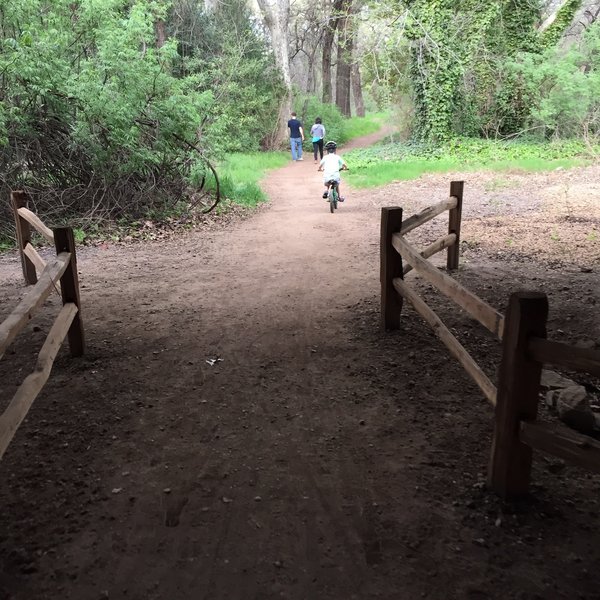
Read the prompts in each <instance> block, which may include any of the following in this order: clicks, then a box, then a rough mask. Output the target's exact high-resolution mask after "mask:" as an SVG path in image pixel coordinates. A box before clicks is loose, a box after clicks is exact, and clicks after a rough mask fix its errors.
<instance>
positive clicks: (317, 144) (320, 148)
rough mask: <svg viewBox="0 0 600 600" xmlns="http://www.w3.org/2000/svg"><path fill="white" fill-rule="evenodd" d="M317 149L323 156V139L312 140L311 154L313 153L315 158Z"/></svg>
mask: <svg viewBox="0 0 600 600" xmlns="http://www.w3.org/2000/svg"><path fill="white" fill-rule="evenodd" d="M317 150H318V151H319V155H320V156H321V158H323V140H322V139H321V140H319V141H318V142H313V154H314V155H315V160H317Z"/></svg>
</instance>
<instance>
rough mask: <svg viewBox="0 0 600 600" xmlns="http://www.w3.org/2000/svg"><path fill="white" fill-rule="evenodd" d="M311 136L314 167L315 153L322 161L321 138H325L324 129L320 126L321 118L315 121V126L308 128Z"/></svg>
mask: <svg viewBox="0 0 600 600" xmlns="http://www.w3.org/2000/svg"><path fill="white" fill-rule="evenodd" d="M310 135H312V145H313V155H314V157H315V165H316V164H317V162H318V160H317V151H318V152H319V158H320V159H321V160H323V138H324V137H325V127H324V126H323V124H322V121H321V117H317V118H316V119H315V124H314V125H313V126H312V127H311V128H310Z"/></svg>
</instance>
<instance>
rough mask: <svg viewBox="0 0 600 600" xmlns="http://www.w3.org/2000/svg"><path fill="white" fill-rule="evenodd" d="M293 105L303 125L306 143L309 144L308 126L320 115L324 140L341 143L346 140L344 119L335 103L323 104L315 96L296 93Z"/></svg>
mask: <svg viewBox="0 0 600 600" xmlns="http://www.w3.org/2000/svg"><path fill="white" fill-rule="evenodd" d="M295 106H296V109H295V110H296V112H297V113H298V115H299V117H300V120H301V121H302V124H303V125H304V133H305V137H306V140H307V145H310V138H309V134H310V128H311V127H312V125H313V123H314V122H315V119H316V118H317V117H321V120H322V121H323V125H324V126H325V138H326V139H325V141H327V140H335V141H336V142H337V143H338V144H342V143H344V142H345V141H346V140H347V135H346V127H345V119H344V116H343V115H342V113H341V112H340V109H339V108H338V107H337V106H336V105H335V104H324V103H323V102H321V101H320V100H319V99H318V98H317V97H316V96H303V95H302V94H297V95H296V97H295ZM311 147H312V146H311Z"/></svg>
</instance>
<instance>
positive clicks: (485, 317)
mask: <svg viewBox="0 0 600 600" xmlns="http://www.w3.org/2000/svg"><path fill="white" fill-rule="evenodd" d="M392 246H394V248H395V249H396V250H397V251H398V253H399V254H400V255H401V256H402V258H403V259H405V260H406V261H407V262H408V263H409V264H410V265H411V266H412V268H413V269H414V270H415V271H417V273H419V275H422V276H423V277H425V279H427V280H428V281H429V283H431V284H433V285H434V286H435V287H436V288H437V289H438V290H439V291H440V292H442V293H443V294H445V295H446V296H447V297H448V298H450V299H451V300H453V301H454V302H456V304H458V305H459V306H460V307H461V308H462V309H463V310H465V311H466V312H468V313H469V314H470V315H471V316H472V317H473V318H474V319H476V320H477V321H479V322H480V323H481V324H482V325H483V326H484V327H485V328H486V329H488V330H489V331H491V332H492V333H493V334H495V335H496V337H498V338H499V339H502V331H503V330H504V317H503V316H502V315H501V314H500V313H499V312H498V311H497V310H496V309H495V308H493V307H491V306H490V305H489V304H488V303H487V302H485V301H484V300H481V298H478V297H477V296H476V295H475V294H473V293H472V292H470V291H469V290H467V289H466V288H465V287H463V286H462V285H461V284H460V283H458V281H456V280H455V279H452V277H450V276H448V275H446V274H444V273H442V272H441V271H440V270H439V269H438V268H437V267H435V266H433V265H432V264H431V263H429V262H427V260H426V259H425V258H423V257H422V256H421V255H420V254H419V252H418V251H417V250H415V249H414V248H413V247H412V246H411V245H410V244H409V243H408V242H407V241H406V240H405V239H404V237H403V235H402V234H401V233H395V234H394V235H393V236H392Z"/></svg>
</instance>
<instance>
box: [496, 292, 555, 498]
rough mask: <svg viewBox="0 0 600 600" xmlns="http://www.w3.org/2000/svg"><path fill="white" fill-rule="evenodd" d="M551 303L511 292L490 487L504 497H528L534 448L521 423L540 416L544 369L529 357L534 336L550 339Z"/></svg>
mask: <svg viewBox="0 0 600 600" xmlns="http://www.w3.org/2000/svg"><path fill="white" fill-rule="evenodd" d="M547 319H548V299H547V298H546V294H542V293H540V292H518V293H516V294H512V295H511V297H510V300H509V304H508V311H507V313H506V321H505V327H504V339H503V348H502V362H501V363H500V375H499V380H498V395H497V405H496V414H495V427H494V441H493V444H492V455H491V458H490V467H489V473H488V484H489V486H490V487H491V488H492V489H493V490H494V491H495V492H496V493H498V494H499V495H500V496H502V497H503V498H507V497H510V496H519V495H523V494H526V493H527V491H528V488H529V477H530V473H531V460H532V450H531V448H530V447H529V446H528V445H526V444H524V443H522V442H521V441H520V440H519V428H520V422H521V420H524V421H533V420H535V418H536V415H537V408H538V401H539V399H538V396H539V391H540V378H541V374H542V365H541V363H539V362H536V361H535V360H533V359H531V358H530V357H529V356H528V354H527V346H528V343H529V340H530V339H531V337H534V336H535V337H538V338H545V337H546V321H547Z"/></svg>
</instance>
